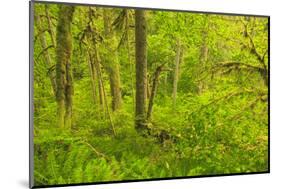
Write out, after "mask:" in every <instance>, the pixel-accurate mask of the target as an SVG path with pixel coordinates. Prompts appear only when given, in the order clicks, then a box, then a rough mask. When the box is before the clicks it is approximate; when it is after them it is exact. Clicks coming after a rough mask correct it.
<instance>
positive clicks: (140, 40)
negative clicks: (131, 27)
mask: <svg viewBox="0 0 281 189" xmlns="http://www.w3.org/2000/svg"><path fill="white" fill-rule="evenodd" d="M135 38H136V48H135V50H136V112H135V113H136V118H135V119H136V120H135V128H136V129H137V130H139V131H140V130H143V129H145V128H146V127H147V120H146V96H147V95H146V86H147V47H146V46H147V39H146V16H145V11H144V10H136V11H135Z"/></svg>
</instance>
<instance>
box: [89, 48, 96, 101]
mask: <svg viewBox="0 0 281 189" xmlns="http://www.w3.org/2000/svg"><path fill="white" fill-rule="evenodd" d="M88 54H89V60H88V65H89V73H90V80H91V87H92V100H93V103H94V104H97V101H98V100H97V91H96V81H97V73H96V69H95V66H94V57H93V55H92V53H91V52H89V53H88Z"/></svg>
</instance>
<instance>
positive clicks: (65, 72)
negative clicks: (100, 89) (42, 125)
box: [56, 5, 74, 128]
mask: <svg viewBox="0 0 281 189" xmlns="http://www.w3.org/2000/svg"><path fill="white" fill-rule="evenodd" d="M73 13H74V6H67V5H61V7H60V10H59V19H58V25H57V50H56V56H57V57H56V61H57V64H56V83H57V92H56V97H57V98H56V99H57V119H58V126H59V127H65V128H70V127H71V115H72V95H73V84H72V73H71V72H72V71H71V54H72V35H71V22H72V17H73Z"/></svg>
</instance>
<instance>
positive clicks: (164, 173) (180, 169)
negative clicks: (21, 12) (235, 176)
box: [33, 3, 269, 185]
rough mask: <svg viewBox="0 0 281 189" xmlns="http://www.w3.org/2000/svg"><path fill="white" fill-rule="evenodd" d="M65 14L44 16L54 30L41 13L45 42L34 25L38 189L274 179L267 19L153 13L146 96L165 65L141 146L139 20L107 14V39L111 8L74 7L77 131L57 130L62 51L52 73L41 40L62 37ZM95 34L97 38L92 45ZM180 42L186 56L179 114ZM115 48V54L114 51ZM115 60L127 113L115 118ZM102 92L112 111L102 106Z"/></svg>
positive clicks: (53, 8)
mask: <svg viewBox="0 0 281 189" xmlns="http://www.w3.org/2000/svg"><path fill="white" fill-rule="evenodd" d="M59 7H60V5H58V6H57V5H48V6H47V8H48V11H49V14H50V16H51V17H50V18H51V24H52V25H51V28H49V27H50V26H49V25H48V21H47V19H46V16H45V14H46V12H45V8H46V7H45V5H43V4H40V3H36V6H35V14H38V15H40V17H41V28H43V29H45V30H46V32H43V33H40V31H39V29H38V28H39V27H38V25H36V24H35V36H34V73H33V74H34V85H33V89H34V99H33V102H34V120H33V122H34V149H35V150H34V154H35V155H34V162H35V170H34V175H35V185H50V184H73V183H81V182H86V183H87V182H103V181H119V180H133V179H149V178H165V177H182V176H198V175H213V174H226V173H245V172H262V171H267V170H268V158H269V157H268V84H267V78H268V54H267V49H268V46H267V45H268V44H267V40H268V28H267V23H268V20H267V19H266V18H262V17H244V16H222V15H211V14H210V15H205V14H198V13H175V12H167V11H146V16H147V26H148V28H147V29H148V31H147V32H148V33H147V43H148V44H147V46H148V47H147V51H148V52H147V62H148V70H147V72H148V73H147V75H148V88H149V89H151V87H152V82H153V79H154V78H153V76H154V75H153V74H154V73H155V71H156V69H157V67H159V66H160V65H162V64H164V66H163V69H164V71H162V72H161V73H160V76H159V81H158V88H157V92H156V96H155V99H154V104H153V112H152V116H151V120H149V123H148V128H149V132H148V134H146V135H144V136H141V135H140V134H139V133H138V132H137V131H136V130H135V128H134V124H135V114H134V112H135V91H136V90H135V72H136V70H135V65H134V64H135V55H134V53H135V52H134V50H135V49H134V43H135V41H134V40H135V37H134V28H133V27H131V26H134V24H135V23H134V19H133V15H134V12H133V10H127V11H129V13H128V15H129V16H128V18H127V17H125V13H126V12H125V11H124V10H123V9H110V11H109V12H111V14H112V15H110V16H112V19H111V20H112V23H111V24H112V25H111V26H112V29H113V30H114V32H113V33H112V35H114V36H111V37H112V39H111V38H110V39H108V38H106V36H105V35H104V19H103V16H102V15H103V10H104V8H94V7H91V8H89V7H86V6H85V7H84V6H77V7H75V10H76V11H75V12H74V16H73V22H72V29H71V32H72V37H73V40H72V41H73V42H72V43H73V44H72V46H73V52H72V62H71V66H72V74H73V83H74V86H73V89H74V94H73V106H72V126H71V129H70V130H64V129H62V128H57V126H56V120H57V118H56V114H57V109H56V108H57V104H56V98H55V94H54V93H53V91H52V85H51V81H50V78H49V75H50V74H49V73H50V72H52V73H54V72H55V71H54V65H55V59H56V57H55V52H56V51H55V50H56V48H55V47H51V48H49V49H47V52H48V53H49V55H50V57H51V60H52V63H53V65H47V64H46V60H45V58H44V56H42V50H43V49H42V45H41V43H40V40H39V39H37V38H38V36H39V35H44V36H45V38H46V43H47V44H48V45H51V44H52V39H51V35H50V33H49V32H48V31H50V29H52V30H53V31H54V34H55V35H56V26H57V20H58V11H59ZM113 22H114V23H113ZM126 24H128V26H129V27H128V28H129V29H128V28H126ZM126 29H128V31H127V30H126ZM125 30H126V31H125ZM90 34H91V35H93V36H94V37H93V38H90V39H89V38H87V36H88V35H90ZM126 35H127V38H126ZM204 36H205V37H204ZM126 40H127V41H126ZM177 40H180V42H181V45H182V53H181V61H180V68H179V80H178V89H177V96H176V102H177V103H176V107H175V108H173V102H172V91H173V78H174V74H175V73H174V66H175V56H176V41H177ZM126 42H128V43H126ZM118 43H119V45H118V47H117V44H118ZM126 44H127V45H128V46H127V45H126ZM94 45H95V46H96V48H97V49H96V50H97V52H94ZM109 46H110V48H113V47H114V48H115V47H116V49H111V50H109V49H107V48H108V47H109ZM128 47H129V49H128ZM202 47H205V48H206V49H208V51H207V57H206V61H201V59H202V51H203V50H202V49H203V48H202ZM113 50H114V51H116V52H117V53H116V56H117V57H116V64H118V66H119V68H120V80H121V86H120V87H121V94H122V108H120V109H118V110H116V111H113V110H111V101H112V95H111V86H110V81H109V79H108V78H109V74H108V71H107V69H106V67H107V66H109V65H107V64H105V62H103V60H105V59H107V60H112V58H113V57H112V55H111V53H110V52H111V51H113ZM129 52H130V54H128V53H129ZM91 53H92V54H93V55H95V53H97V60H96V59H95V61H97V62H95V64H98V63H99V62H98V61H101V62H100V64H99V65H100V67H101V69H100V72H101V73H100V76H99V77H97V78H95V79H96V80H95V83H96V88H95V89H96V91H98V92H96V95H97V100H96V101H95V100H93V88H92V85H91V71H90V69H89V62H90V60H89V54H91ZM117 59H118V61H117ZM129 60H130V61H129ZM108 64H110V63H108ZM99 82H102V83H103V87H104V93H105V94H104V96H103V98H104V99H105V100H107V101H106V102H107V104H105V102H103V103H104V104H102V103H101V102H100V91H99V87H98V83H99ZM200 85H202V86H203V87H201V88H200ZM107 108H108V110H107ZM113 128H114V129H115V133H116V135H114V132H113Z"/></svg>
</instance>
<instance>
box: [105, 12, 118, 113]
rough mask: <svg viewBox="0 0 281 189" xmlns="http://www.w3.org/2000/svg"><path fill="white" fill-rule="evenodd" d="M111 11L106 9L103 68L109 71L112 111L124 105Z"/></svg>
mask: <svg viewBox="0 0 281 189" xmlns="http://www.w3.org/2000/svg"><path fill="white" fill-rule="evenodd" d="M110 14H111V11H109V10H107V9H104V12H103V17H104V35H105V40H104V45H105V52H104V56H103V59H104V62H103V66H104V67H105V69H106V70H107V73H108V75H109V82H110V92H111V96H112V103H111V105H112V110H113V111H115V110H118V109H120V107H121V105H122V97H121V82H120V72H119V60H118V56H117V46H118V45H117V40H116V38H115V32H114V31H113V29H112V27H111V25H112V24H111V19H110V18H111V15H110Z"/></svg>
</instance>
